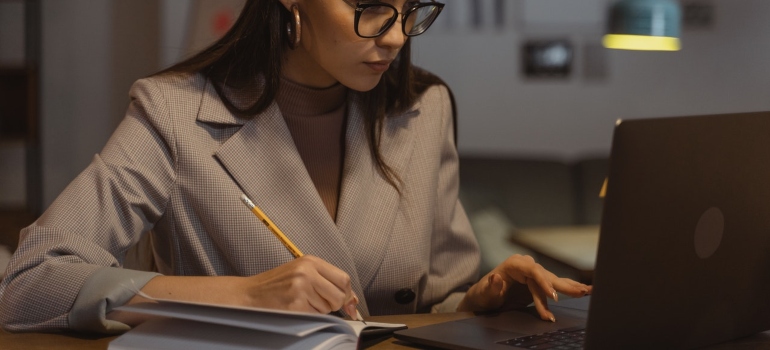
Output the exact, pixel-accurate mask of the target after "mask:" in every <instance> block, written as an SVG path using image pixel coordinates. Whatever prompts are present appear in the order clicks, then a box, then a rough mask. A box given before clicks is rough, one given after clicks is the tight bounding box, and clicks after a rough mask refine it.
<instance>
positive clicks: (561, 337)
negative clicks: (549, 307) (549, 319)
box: [498, 326, 586, 350]
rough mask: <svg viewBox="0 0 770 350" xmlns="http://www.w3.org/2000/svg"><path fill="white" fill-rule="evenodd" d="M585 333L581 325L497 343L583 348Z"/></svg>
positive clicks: (553, 347)
mask: <svg viewBox="0 0 770 350" xmlns="http://www.w3.org/2000/svg"><path fill="white" fill-rule="evenodd" d="M585 335H586V329H585V327H582V326H581V327H573V328H565V329H560V330H556V331H553V332H548V333H543V334H537V335H528V336H525V337H518V338H513V339H508V340H503V341H500V342H498V344H505V345H510V346H514V347H517V348H522V349H552V350H561V349H566V350H574V349H582V348H583V341H584V340H585Z"/></svg>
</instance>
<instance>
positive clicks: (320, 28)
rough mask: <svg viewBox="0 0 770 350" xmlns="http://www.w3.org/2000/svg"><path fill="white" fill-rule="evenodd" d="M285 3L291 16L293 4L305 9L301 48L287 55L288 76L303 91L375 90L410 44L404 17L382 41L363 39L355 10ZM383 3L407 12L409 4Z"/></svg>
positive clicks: (321, 1)
mask: <svg viewBox="0 0 770 350" xmlns="http://www.w3.org/2000/svg"><path fill="white" fill-rule="evenodd" d="M281 2H282V3H283V5H284V6H286V8H287V9H289V11H290V12H291V7H292V5H293V4H295V3H296V4H297V5H298V6H299V14H300V20H301V26H302V28H301V40H300V43H299V45H298V47H296V48H295V49H293V50H292V49H287V52H286V61H285V62H284V65H283V74H284V75H285V76H286V77H287V78H289V79H290V80H292V81H295V82H297V83H300V84H303V85H307V86H312V87H328V86H331V85H334V84H336V83H337V82H339V83H341V84H343V85H345V86H347V87H348V88H351V89H353V90H357V91H368V90H371V89H373V88H374V87H375V86H376V85H377V83H378V82H379V81H380V78H381V77H382V74H383V73H385V71H386V70H387V69H388V67H389V66H390V63H391V62H392V61H393V60H394V59H395V58H396V55H397V54H398V52H399V50H401V47H402V46H403V45H404V43H405V42H406V39H407V37H406V35H404V33H403V32H402V30H401V18H400V17H401V16H400V15H399V19H398V21H396V23H395V24H394V25H393V26H392V27H390V29H388V31H386V32H385V33H384V34H382V35H381V36H379V37H376V38H361V37H359V36H358V35H356V32H355V28H354V24H353V23H354V19H355V9H354V8H352V7H350V6H349V5H348V4H346V3H345V2H344V1H343V0H281ZM351 2H353V1H351ZM383 2H386V3H390V4H391V5H393V6H395V7H396V8H397V9H402V8H403V6H404V3H405V2H406V0H384V1H383ZM284 30H285V28H284Z"/></svg>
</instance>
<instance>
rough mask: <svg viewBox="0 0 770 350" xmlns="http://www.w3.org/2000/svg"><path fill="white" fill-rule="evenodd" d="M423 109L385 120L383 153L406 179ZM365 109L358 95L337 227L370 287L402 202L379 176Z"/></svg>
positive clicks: (351, 110) (350, 118) (353, 105)
mask: <svg viewBox="0 0 770 350" xmlns="http://www.w3.org/2000/svg"><path fill="white" fill-rule="evenodd" d="M416 108H418V106H416V107H415V108H413V109H412V110H411V111H410V112H407V113H405V114H402V115H397V116H389V117H387V118H385V119H386V120H385V127H384V129H383V132H382V142H381V144H380V151H381V154H382V157H383V158H384V160H385V163H386V164H387V165H388V166H390V167H391V168H392V169H393V170H394V171H395V172H396V174H398V175H399V176H401V177H402V178H405V177H406V175H407V169H406V165H407V164H408V162H409V159H410V158H411V156H412V148H413V144H414V137H413V135H412V133H411V131H410V130H409V122H410V119H411V118H412V117H414V116H416V115H417V114H419V112H418V111H417V110H416ZM363 113H364V112H363V106H362V105H361V103H360V100H359V99H357V98H356V97H354V98H352V99H351V101H350V106H349V114H348V128H347V134H346V141H347V142H346V147H345V163H344V170H343V182H342V189H341V193H340V200H339V206H338V209H337V227H338V228H339V230H340V232H341V234H342V236H343V237H344V239H345V240H346V241H347V243H348V246H349V247H350V249H351V254H353V256H354V259H355V261H357V262H359V264H358V276H359V278H360V280H361V283H362V284H363V285H364V286H368V285H369V284H370V283H371V282H372V280H373V279H374V276H375V274H376V272H377V270H378V269H379V266H380V264H381V263H382V261H383V259H384V257H385V253H386V251H387V247H388V241H389V239H390V236H391V232H392V228H393V224H394V222H395V221H396V215H397V214H398V209H399V203H400V202H401V198H400V197H399V193H398V192H397V191H396V189H394V188H393V186H391V185H390V184H389V183H388V182H387V181H386V180H385V178H384V177H383V176H382V175H381V174H380V173H379V170H378V168H377V165H376V162H375V160H374V158H373V157H372V154H371V152H370V151H369V145H368V142H367V138H366V133H367V131H366V130H365V126H364V118H365V115H364V114H363Z"/></svg>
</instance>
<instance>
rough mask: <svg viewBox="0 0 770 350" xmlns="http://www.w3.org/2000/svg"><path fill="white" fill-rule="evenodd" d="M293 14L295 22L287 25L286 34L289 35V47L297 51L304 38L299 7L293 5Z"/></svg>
mask: <svg viewBox="0 0 770 350" xmlns="http://www.w3.org/2000/svg"><path fill="white" fill-rule="evenodd" d="M291 13H292V14H293V15H294V22H293V23H292V21H289V22H287V23H286V33H287V34H288V35H289V47H290V48H291V49H295V48H296V47H297V46H299V41H300V38H301V37H302V22H301V21H300V18H299V6H298V5H297V4H294V5H291Z"/></svg>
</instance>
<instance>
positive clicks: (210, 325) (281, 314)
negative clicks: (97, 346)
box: [109, 299, 406, 350]
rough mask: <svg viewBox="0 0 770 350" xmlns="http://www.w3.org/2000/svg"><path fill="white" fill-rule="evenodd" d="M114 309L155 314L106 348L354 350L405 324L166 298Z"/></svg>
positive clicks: (112, 349) (114, 349) (120, 349)
mask: <svg viewBox="0 0 770 350" xmlns="http://www.w3.org/2000/svg"><path fill="white" fill-rule="evenodd" d="M116 310H121V311H129V312H134V313H142V314H147V315H153V316H157V317H153V318H152V319H150V320H149V321H147V322H144V323H142V324H141V325H139V326H137V327H135V328H134V329H132V330H130V331H128V332H127V333H125V334H123V335H121V336H120V337H118V338H117V339H115V340H113V341H112V342H110V346H109V349H110V350H126V349H167V350H172V349H184V350H197V349H302V350H305V349H356V348H357V347H358V344H359V342H360V341H361V336H362V335H377V334H380V333H384V334H389V333H391V332H393V331H395V330H398V329H404V328H406V325H404V324H393V323H378V322H366V324H364V323H363V322H360V321H350V320H343V319H341V318H338V317H335V316H330V315H321V314H311V313H301V312H291V311H281V310H273V309H261V308H249V307H238V306H229V305H213V304H203V303H193V302H182V301H174V300H164V299H154V302H147V303H139V304H134V305H126V306H121V307H118V308H116Z"/></svg>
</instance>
